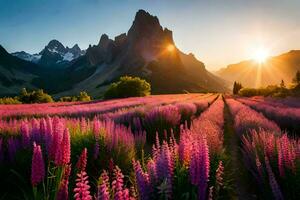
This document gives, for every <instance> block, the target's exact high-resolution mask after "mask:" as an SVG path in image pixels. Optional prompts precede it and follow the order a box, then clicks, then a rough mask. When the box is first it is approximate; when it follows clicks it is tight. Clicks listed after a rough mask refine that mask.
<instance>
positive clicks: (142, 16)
mask: <svg viewBox="0 0 300 200" xmlns="http://www.w3.org/2000/svg"><path fill="white" fill-rule="evenodd" d="M159 32H163V28H162V27H161V25H160V23H159V20H158V18H157V17H156V16H152V15H151V14H149V13H148V12H146V11H144V10H139V11H138V12H137V13H136V15H135V18H134V21H133V23H132V26H131V28H130V29H129V31H128V37H129V38H136V37H141V36H144V37H147V36H150V35H153V33H159Z"/></svg>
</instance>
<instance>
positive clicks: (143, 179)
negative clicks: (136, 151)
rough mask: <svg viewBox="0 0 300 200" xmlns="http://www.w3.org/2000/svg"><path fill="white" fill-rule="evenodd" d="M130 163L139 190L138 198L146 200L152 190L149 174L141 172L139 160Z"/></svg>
mask: <svg viewBox="0 0 300 200" xmlns="http://www.w3.org/2000/svg"><path fill="white" fill-rule="evenodd" d="M132 163H133V169H134V173H135V178H136V182H137V187H138V191H139V197H140V199H144V200H148V199H150V197H151V192H152V188H151V183H150V178H149V175H148V174H147V173H145V172H143V170H142V167H141V164H140V162H139V161H135V160H133V161H132Z"/></svg>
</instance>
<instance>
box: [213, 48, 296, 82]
mask: <svg viewBox="0 0 300 200" xmlns="http://www.w3.org/2000/svg"><path fill="white" fill-rule="evenodd" d="M297 70H300V50H292V51H290V52H287V53H284V54H282V55H279V56H274V57H271V58H269V59H268V60H267V61H266V62H264V63H262V64H258V63H257V62H255V61H253V60H246V61H242V62H240V63H237V64H231V65H228V66H227V67H226V68H223V69H220V70H219V71H218V72H216V74H217V75H219V76H220V77H222V78H224V79H226V80H228V81H231V82H233V81H239V82H241V83H242V85H243V86H246V87H260V86H267V85H274V84H279V83H280V82H281V80H284V82H285V83H286V84H288V83H290V82H292V79H293V78H294V76H295V74H296V72H297Z"/></svg>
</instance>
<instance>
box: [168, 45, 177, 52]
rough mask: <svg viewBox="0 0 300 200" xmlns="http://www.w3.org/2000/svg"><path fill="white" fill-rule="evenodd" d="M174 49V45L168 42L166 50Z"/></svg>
mask: <svg viewBox="0 0 300 200" xmlns="http://www.w3.org/2000/svg"><path fill="white" fill-rule="evenodd" d="M174 49H175V46H174V45H173V44H169V45H168V46H167V50H168V51H169V52H172V51H174Z"/></svg>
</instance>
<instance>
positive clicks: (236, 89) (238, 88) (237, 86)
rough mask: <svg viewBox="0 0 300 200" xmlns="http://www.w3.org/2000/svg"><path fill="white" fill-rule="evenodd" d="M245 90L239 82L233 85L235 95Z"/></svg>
mask: <svg viewBox="0 0 300 200" xmlns="http://www.w3.org/2000/svg"><path fill="white" fill-rule="evenodd" d="M242 88H243V86H242V84H241V83H239V82H236V81H234V84H233V91H232V92H233V94H238V93H239V91H240V90H241V89H242Z"/></svg>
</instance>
